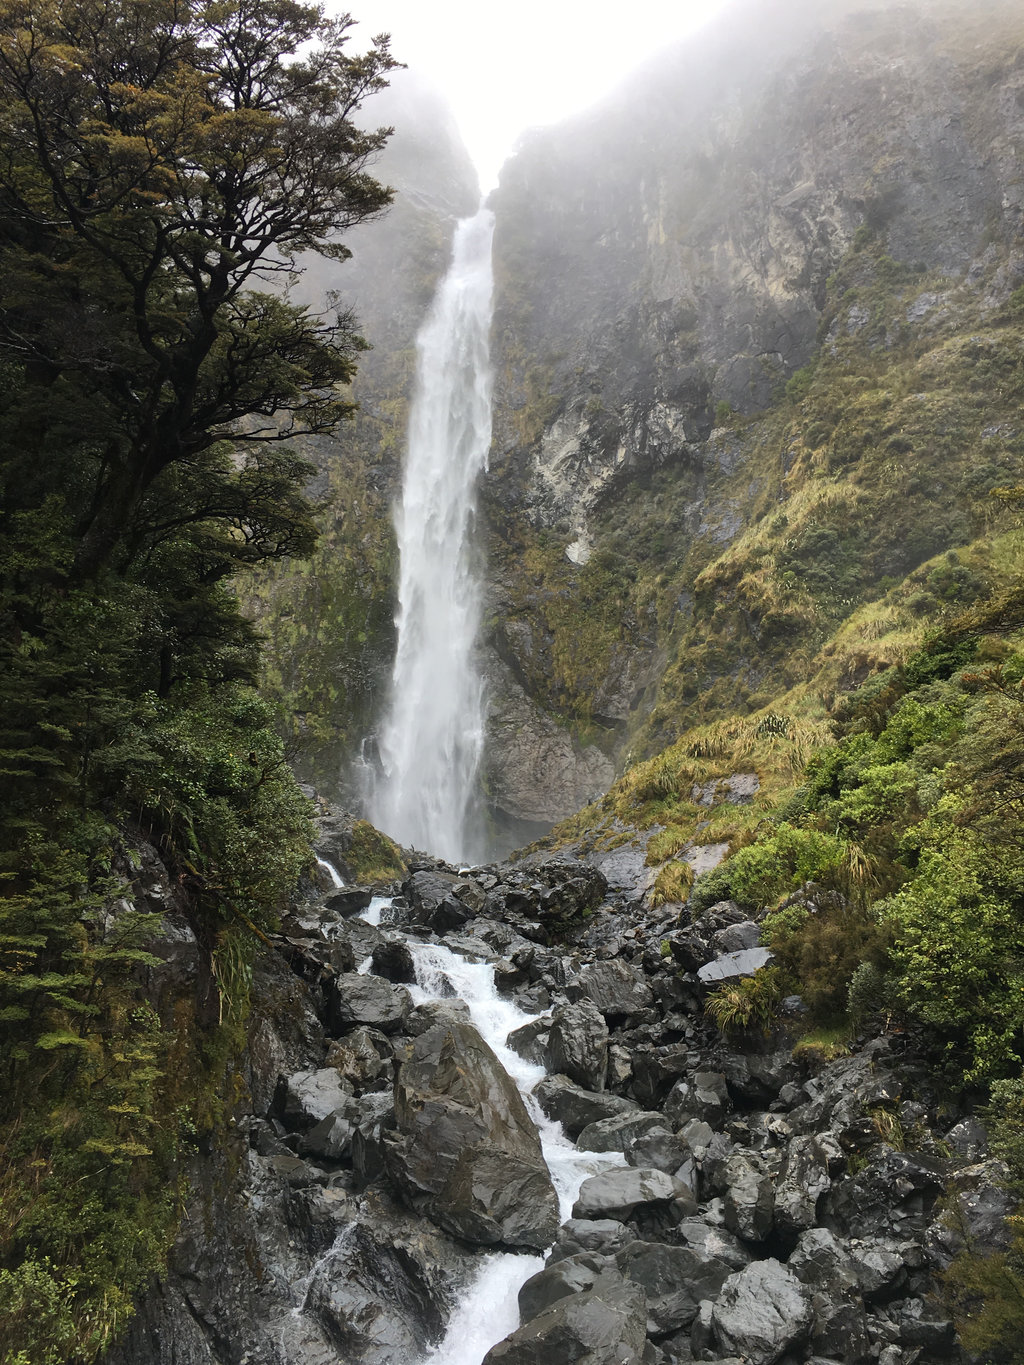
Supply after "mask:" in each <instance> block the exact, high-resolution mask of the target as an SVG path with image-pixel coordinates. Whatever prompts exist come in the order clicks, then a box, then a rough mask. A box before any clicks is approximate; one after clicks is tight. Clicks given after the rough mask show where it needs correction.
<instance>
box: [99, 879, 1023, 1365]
mask: <svg viewBox="0 0 1024 1365" xmlns="http://www.w3.org/2000/svg"><path fill="white" fill-rule="evenodd" d="M395 890H396V891H398V890H401V892H402V894H401V895H400V896H397V897H396V899H395V902H394V905H393V907H392V909H391V910H389V911H387V912H386V922H385V924H384V926H383V927H382V928H377V927H374V926H372V925H369V924H367V923H365V921H363V920H360V919H358V918H352V917H348V918H346V917H345V916H344V914H342V913H341V912H340V907H339V909H337V910H333V911H332V910H331V909H330V907H329V906H327V904H326V901H327V899H328V897H326V896H322V897H321V898H319V899H317V900H315V901H312V902H308V903H306V904H304V905H302V906H299V907H296V910H295V912H294V913H293V914H292V915H291V916H290V917H288V918H287V919H286V920H285V922H284V923H283V924H282V932H281V935H280V938H279V940H278V942H277V947H276V951H275V952H273V953H271V954H268V956H267V957H266V959H265V960H264V961H263V962H262V963H261V964H260V966H259V969H258V978H257V982H256V986H257V989H256V991H255V992H254V999H255V1007H254V1010H253V1014H252V1016H251V1018H250V1021H249V1048H248V1052H247V1056H246V1059H245V1073H244V1074H245V1079H246V1083H247V1085H248V1099H247V1101H245V1102H243V1104H242V1105H241V1106H240V1107H239V1110H238V1112H237V1113H236V1116H235V1122H234V1127H233V1130H232V1134H233V1135H232V1137H231V1139H230V1142H229V1143H228V1145H227V1146H226V1147H225V1148H224V1150H223V1151H221V1152H220V1153H219V1154H215V1155H214V1156H212V1157H210V1158H206V1159H205V1160H204V1159H201V1158H199V1157H197V1158H196V1159H195V1164H194V1170H193V1187H194V1195H193V1206H194V1213H191V1214H190V1216H189V1217H188V1218H187V1219H186V1221H185V1223H184V1224H183V1229H182V1233H181V1236H180V1238H179V1241H178V1244H177V1245H176V1248H175V1251H174V1253H173V1257H172V1262H171V1267H170V1270H169V1273H168V1276H167V1277H166V1279H165V1280H164V1281H163V1282H162V1283H161V1284H159V1285H158V1286H155V1287H154V1289H153V1290H152V1292H151V1293H150V1295H149V1296H148V1297H147V1298H146V1299H145V1301H144V1302H143V1304H142V1305H141V1306H140V1311H139V1314H138V1316H137V1317H136V1319H135V1320H134V1321H133V1323H132V1325H131V1326H130V1328H129V1330H128V1332H127V1334H126V1337H125V1340H124V1342H123V1343H122V1344H121V1345H119V1346H118V1347H117V1348H116V1349H115V1350H114V1351H112V1352H111V1353H110V1354H109V1356H108V1362H109V1365H237V1363H238V1362H240V1361H242V1360H247V1361H248V1362H250V1363H251V1365H300V1362H301V1365H309V1363H310V1362H312V1365H337V1362H338V1361H339V1360H343V1361H345V1362H346V1365H396V1363H397V1362H399V1361H400V1362H402V1363H403V1365H405V1363H406V1362H408V1365H418V1362H420V1361H421V1360H422V1359H423V1358H424V1357H425V1355H426V1354H427V1352H428V1351H429V1349H430V1348H431V1346H432V1345H434V1344H436V1342H437V1341H438V1340H439V1339H440V1337H441V1336H442V1335H443V1333H444V1330H445V1326H446V1323H447V1322H448V1320H449V1318H450V1316H451V1314H452V1312H453V1310H454V1309H455V1307H456V1306H457V1304H458V1303H459V1302H460V1300H461V1298H462V1296H463V1293H464V1291H465V1287H466V1286H467V1284H469V1282H470V1281H471V1280H472V1278H473V1276H474V1274H475V1272H476V1270H477V1268H478V1267H479V1265H480V1258H481V1257H482V1256H483V1255H484V1254H485V1252H487V1251H489V1250H491V1249H497V1250H513V1251H521V1252H529V1253H536V1252H537V1251H542V1250H544V1249H545V1248H550V1250H549V1251H548V1254H547V1258H546V1263H545V1267H544V1269H543V1270H542V1271H540V1272H539V1273H537V1274H535V1275H533V1276H532V1277H531V1278H530V1279H528V1281H527V1283H526V1284H525V1285H524V1286H523V1290H522V1292H521V1294H520V1300H519V1307H520V1326H519V1327H518V1328H517V1329H516V1330H515V1331H513V1332H512V1333H511V1334H510V1335H508V1336H507V1337H506V1338H505V1339H504V1340H503V1341H500V1342H498V1343H496V1344H495V1345H493V1346H492V1347H491V1349H490V1351H489V1353H488V1355H487V1360H488V1361H489V1362H490V1365H498V1362H511V1363H512V1365H562V1362H563V1361H566V1362H568V1361H582V1362H588V1363H590V1365H593V1362H609V1365H610V1363H611V1362H615V1365H626V1363H627V1362H637V1363H639V1362H644V1365H677V1363H678V1365H684V1362H686V1363H688V1362H690V1361H731V1360H742V1361H745V1362H747V1365H776V1362H783V1363H784V1365H811V1362H814V1365H817V1363H818V1362H829V1361H831V1362H836V1365H874V1363H875V1362H878V1365H942V1362H947V1361H954V1362H957V1361H960V1360H962V1356H961V1354H960V1351H959V1347H958V1345H957V1343H956V1340H955V1337H954V1334H953V1327H952V1324H951V1322H950V1320H949V1314H948V1312H947V1311H946V1310H945V1309H944V1308H943V1306H942V1299H941V1285H940V1282H939V1279H938V1276H939V1274H940V1273H941V1272H942V1271H943V1270H944V1269H945V1268H946V1267H947V1266H948V1265H949V1263H950V1261H951V1260H952V1258H953V1257H954V1256H955V1255H956V1254H957V1253H958V1252H959V1251H960V1250H962V1249H963V1247H964V1246H965V1245H966V1244H967V1242H968V1241H969V1242H970V1244H971V1245H972V1246H973V1247H974V1248H975V1249H989V1250H1001V1249H1005V1247H1006V1245H1007V1239H1008V1229H1007V1223H1006V1218H1007V1215H1008V1214H1009V1213H1010V1212H1011V1210H1012V1203H1011V1200H1010V1198H1009V1196H1008V1195H1007V1194H1006V1193H1005V1191H1003V1190H1002V1189H1001V1188H1000V1181H1001V1180H1002V1179H1003V1177H1004V1175H1005V1168H1003V1167H1002V1166H1001V1165H1000V1163H999V1162H997V1161H993V1160H992V1159H991V1158H990V1157H989V1156H988V1154H987V1146H986V1141H985V1134H984V1130H983V1128H981V1126H980V1125H979V1124H978V1123H977V1120H976V1119H974V1118H972V1117H970V1116H969V1115H962V1116H960V1117H959V1118H957V1117H956V1116H950V1115H949V1114H948V1113H947V1112H946V1110H945V1108H944V1106H945V1104H946V1103H947V1101H948V1096H946V1095H944V1094H942V1093H939V1092H938V1091H937V1088H936V1087H932V1086H930V1083H929V1081H928V1076H927V1073H926V1072H925V1071H924V1069H923V1068H922V1066H921V1065H920V1063H919V1062H918V1061H917V1060H916V1059H915V1058H914V1056H913V1054H912V1051H911V1049H910V1048H909V1046H908V1042H907V1040H906V1039H905V1038H902V1037H898V1036H897V1037H889V1036H880V1037H865V1038H863V1039H862V1040H861V1041H860V1044H859V1045H858V1046H857V1047H855V1048H854V1050H853V1051H852V1052H851V1054H850V1055H849V1056H844V1057H841V1058H839V1059H838V1060H836V1061H834V1062H831V1063H828V1064H823V1063H818V1064H816V1065H809V1064H807V1063H804V1064H802V1065H801V1064H799V1063H798V1062H796V1061H794V1059H793V1056H792V1054H791V1051H790V1047H789V1046H788V1045H787V1039H786V1036H785V1034H784V1033H777V1034H775V1035H773V1036H771V1037H768V1038H765V1037H763V1036H762V1035H760V1034H756V1033H754V1034H748V1035H740V1036H737V1037H735V1038H732V1039H730V1038H723V1037H722V1036H721V1035H719V1034H718V1032H717V1031H716V1030H715V1029H714V1028H713V1026H712V1025H711V1024H710V1023H709V1021H708V1018H707V1016H706V1015H705V1012H704V1000H705V998H706V991H705V988H703V987H702V986H701V985H700V984H699V982H698V981H697V980H696V975H695V973H694V971H693V966H694V963H695V962H696V961H698V960H699V959H700V958H701V957H702V956H705V955H706V957H707V960H709V961H713V960H715V954H716V952H718V950H719V949H725V950H728V951H740V952H748V951H752V949H750V948H747V947H742V946H741V947H738V948H733V947H732V946H731V945H733V944H741V945H742V944H743V943H746V942H749V941H750V940H751V939H752V938H753V932H752V930H751V928H750V927H749V926H750V925H751V924H752V923H754V922H753V921H750V920H748V919H746V917H745V916H744V914H743V913H742V911H740V910H739V908H738V907H734V906H732V905H731V904H730V903H722V904H721V905H719V906H715V907H712V908H711V911H709V912H706V913H705V915H704V916H702V917H701V919H700V921H699V922H698V923H697V924H695V925H689V926H684V925H683V924H682V923H681V922H680V918H679V912H678V910H675V911H671V912H669V915H670V917H666V912H665V911H664V910H663V911H662V912H661V913H660V916H659V915H651V914H649V913H648V912H647V911H646V910H645V908H644V906H643V903H642V901H641V900H638V899H636V898H634V897H633V896H632V894H631V893H629V892H626V891H623V892H621V893H619V892H615V891H614V890H609V888H608V886H607V883H605V881H604V879H603V877H600V875H597V874H594V871H593V869H590V868H587V867H585V866H583V865H578V864H573V863H572V862H571V861H566V860H564V859H560V860H557V861H556V862H548V863H546V864H543V865H542V866H541V867H538V866H536V865H534V864H532V863H526V864H522V865H519V866H513V867H494V868H489V869H478V870H476V871H475V872H474V873H473V875H472V876H471V877H459V876H458V875H457V873H456V871H455V870H454V869H449V868H445V867H444V866H443V865H437V864H434V863H432V864H431V865H430V866H429V867H420V868H416V867H414V868H413V871H412V873H411V874H410V877H409V879H408V881H407V882H406V884H405V886H404V887H402V888H397V887H396V888H395ZM441 907H447V909H445V910H443V912H441V913H440V915H439V911H441ZM456 907H457V909H456ZM456 920H457V921H458V923H457V924H455V921H456ZM442 921H444V922H448V921H450V922H451V923H452V925H453V927H450V928H446V929H444V931H443V932H441V933H439V932H438V930H437V929H436V928H435V927H433V926H434V924H435V923H440V922H442ZM556 926H557V927H556ZM754 927H755V928H756V924H754ZM666 939H667V941H668V943H669V945H670V947H669V951H668V952H667V953H666V952H665V951H664V950H663V948H662V945H663V943H664V942H665V941H666ZM431 943H440V944H444V945H446V946H448V947H449V948H450V949H453V950H454V951H456V953H457V954H458V955H459V956H461V957H463V958H466V959H468V960H470V961H478V962H482V963H489V964H491V965H492V966H493V969H494V973H495V981H496V983H497V984H498V986H499V989H500V990H501V991H502V992H503V993H504V995H505V996H506V997H508V998H509V999H511V1000H512V1001H514V1002H515V1003H516V1004H518V1005H520V1006H521V1007H522V1008H523V1009H524V1010H528V1011H531V1012H533V1013H535V1014H536V1015H537V1017H536V1018H535V1019H534V1020H533V1022H531V1023H528V1024H526V1025H524V1026H522V1027H520V1028H518V1029H517V1030H516V1033H515V1036H514V1037H513V1038H512V1040H511V1041H512V1044H513V1045H514V1048H515V1050H517V1051H518V1052H519V1053H520V1054H521V1055H522V1056H524V1057H527V1058H528V1059H530V1060H531V1061H533V1062H536V1063H540V1064H542V1065H544V1066H545V1067H547V1068H548V1069H549V1073H548V1074H547V1075H546V1076H545V1077H544V1078H543V1079H542V1080H541V1081H540V1082H539V1084H537V1085H536V1087H535V1090H534V1100H535V1102H536V1103H537V1105H538V1106H539V1109H540V1111H541V1112H542V1113H543V1114H545V1115H547V1116H549V1117H551V1118H554V1119H555V1120H557V1121H558V1122H560V1123H562V1124H563V1125H564V1128H565V1130H566V1132H567V1133H568V1134H569V1135H570V1136H571V1137H573V1138H574V1139H576V1140H577V1141H578V1142H579V1144H580V1145H581V1147H583V1148H585V1149H587V1150H591V1151H594V1152H596V1153H601V1154H604V1155H603V1156H602V1157H601V1158H600V1159H601V1160H603V1161H604V1162H605V1163H606V1164H605V1167H604V1168H603V1169H601V1170H600V1172H599V1173H598V1174H595V1175H593V1176H591V1177H589V1178H587V1179H584V1180H583V1183H582V1185H581V1187H580V1189H579V1194H578V1197H577V1199H576V1202H575V1205H574V1207H573V1209H572V1217H571V1218H570V1219H569V1221H568V1222H566V1223H565V1225H564V1226H563V1227H562V1228H561V1229H559V1227H558V1216H557V1207H556V1199H555V1193H554V1189H553V1187H552V1183H551V1179H550V1176H549V1174H548V1171H547V1168H546V1166H545V1165H544V1161H543V1158H542V1154H541V1146H540V1142H539V1138H538V1134H537V1127H536V1123H535V1121H534V1119H533V1118H532V1117H531V1114H530V1112H529V1111H528V1109H527V1106H526V1105H525V1104H524V1101H523V1099H522V1097H521V1096H520V1094H519V1092H518V1090H517V1089H516V1087H515V1085H514V1084H513V1083H512V1081H511V1080H510V1078H509V1076H508V1075H507V1073H506V1072H505V1070H504V1069H503V1067H502V1066H501V1064H500V1062H499V1061H498V1058H497V1056H496V1055H495V1053H494V1052H493V1051H492V1050H491V1048H490V1047H489V1046H488V1045H487V1043H485V1042H484V1040H483V1039H482V1038H481V1036H480V1034H479V1033H478V1031H477V1029H476V1028H475V1027H474V1025H473V1023H472V1021H471V1019H470V1017H469V1013H468V1010H467V1007H466V1005H465V1003H464V1002H463V1001H461V1000H460V999H459V998H458V997H457V996H456V995H455V994H452V995H450V996H444V995H442V996H441V997H440V998H435V999H430V1000H426V1001H424V1003H422V1004H419V1005H414V1003H413V996H412V995H411V994H410V989H407V986H409V985H410V978H411V977H412V976H413V975H415V970H414V967H415V960H416V957H417V953H419V952H420V949H419V947H418V945H419V944H431ZM681 943H682V944H684V945H685V946H684V947H683V948H680V947H679V946H678V945H680V944H681ZM356 966H360V967H361V968H362V970H358V971H357V970H356V969H355V968H356ZM396 978H402V979H403V980H404V981H405V982H406V984H402V980H396ZM416 998H420V997H418V996H417V997H416ZM901 1113H902V1114H904V1115H905V1116H907V1117H908V1123H909V1118H910V1117H911V1116H912V1117H913V1123H914V1127H913V1130H912V1131H913V1134H914V1143H913V1146H911V1144H910V1143H909V1142H908V1141H906V1131H905V1130H903V1129H901V1128H899V1127H898V1126H897V1125H896V1124H894V1123H893V1121H892V1119H893V1116H897V1117H898V1116H899V1115H900V1114H901ZM940 1115H941V1117H940ZM897 1134H902V1135H903V1140H902V1141H899V1142H895V1144H894V1141H893V1139H894V1138H895V1137H896V1135H897ZM886 1137H888V1138H889V1139H890V1140H889V1141H886V1140H885V1139H886ZM609 1154H610V1155H609ZM597 1159H598V1158H595V1160H597ZM609 1160H611V1161H613V1162H615V1161H618V1162H621V1164H620V1165H613V1166H611V1167H609V1166H608V1165H607V1163H608V1161H609Z"/></svg>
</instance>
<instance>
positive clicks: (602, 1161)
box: [358, 896, 625, 1365]
mask: <svg viewBox="0 0 1024 1365" xmlns="http://www.w3.org/2000/svg"><path fill="white" fill-rule="evenodd" d="M390 904H391V902H390V901H389V900H387V899H386V898H384V897H380V896H375V897H374V899H373V900H372V901H371V902H370V904H369V905H368V906H367V908H366V909H365V910H364V911H363V912H362V913H361V914H360V915H359V916H358V918H360V919H363V920H365V921H366V922H367V923H368V924H372V925H379V924H380V922H381V915H382V912H383V911H384V910H385V909H387V907H389V906H390ZM406 942H407V943H408V946H409V950H410V952H411V953H412V959H413V963H414V965H415V968H416V984H415V985H414V986H410V987H409V993H410V995H411V996H412V998H413V1000H414V1001H415V1003H416V1004H417V1005H422V1004H425V1003H427V1002H428V1001H434V1000H446V1001H449V1002H450V1001H451V1000H452V998H453V997H455V998H458V999H459V1000H462V1001H463V1003H464V1004H465V1005H466V1007H467V1008H468V1010H469V1014H470V1018H471V1019H472V1022H473V1025H474V1027H475V1028H476V1029H477V1031H478V1032H479V1034H480V1036H481V1037H482V1038H483V1040H484V1041H485V1042H486V1043H487V1045H488V1046H489V1047H490V1049H491V1050H492V1052H493V1053H494V1054H495V1056H496V1057H497V1058H498V1060H499V1062H500V1063H501V1065H502V1066H503V1067H504V1068H505V1070H506V1072H507V1073H508V1075H509V1076H510V1077H511V1078H512V1080H513V1081H514V1082H515V1084H516V1086H517V1088H518V1089H519V1092H520V1094H521V1095H522V1096H523V1099H524V1101H525V1103H526V1107H527V1110H528V1111H529V1113H530V1117H531V1118H532V1119H533V1121H534V1122H535V1123H536V1125H537V1131H538V1133H539V1135H540V1141H541V1148H542V1150H543V1153H544V1160H545V1162H546V1164H547V1167H548V1170H549V1172H550V1173H551V1179H552V1182H553V1183H554V1186H555V1191H556V1193H557V1195H558V1204H559V1217H560V1221H561V1222H563V1223H564V1222H565V1220H566V1219H567V1218H569V1217H570V1216H571V1214H572V1207H573V1204H574V1203H575V1202H576V1198H577V1196H578V1195H579V1191H580V1186H581V1185H582V1184H583V1181H584V1180H586V1179H587V1177H588V1176H591V1175H596V1174H597V1173H598V1172H599V1171H604V1170H608V1169H609V1168H610V1167H613V1166H623V1165H625V1158H624V1157H623V1156H621V1155H620V1154H619V1153H617V1152H582V1151H580V1150H579V1148H577V1147H576V1146H575V1144H574V1143H572V1142H571V1141H570V1140H569V1139H568V1138H567V1137H566V1135H565V1133H564V1132H563V1130H562V1126H561V1124H559V1123H555V1122H554V1121H553V1120H551V1119H549V1118H547V1116H546V1115H545V1114H544V1113H543V1112H542V1111H541V1108H540V1106H539V1105H538V1104H537V1101H536V1100H535V1099H534V1098H533V1089H534V1087H535V1086H536V1085H537V1083H538V1081H540V1080H542V1079H543V1077H544V1075H545V1074H546V1073H545V1071H544V1068H543V1067H542V1066H537V1065H535V1064H534V1063H531V1062H527V1061H524V1059H523V1058H522V1057H520V1056H519V1055H518V1054H517V1053H516V1052H514V1051H513V1050H512V1049H511V1048H510V1047H509V1046H508V1044H507V1042H506V1039H507V1038H508V1035H509V1034H510V1033H511V1032H513V1030H515V1029H517V1028H521V1027H522V1026H523V1025H524V1024H528V1023H531V1022H532V1021H533V1020H534V1019H536V1018H537V1017H538V1016H536V1015H531V1014H525V1013H524V1012H523V1011H522V1010H520V1009H518V1008H517V1007H516V1006H515V1005H514V1004H512V1003H511V1002H510V1001H508V1000H505V999H503V998H502V997H501V996H500V995H499V994H498V991H497V989H496V988H495V985H494V968H493V967H492V966H491V965H490V963H487V962H471V961H470V960H469V959H467V958H465V957H461V956H459V955H458V954H457V953H453V952H452V951H451V949H450V948H446V947H444V946H443V945H441V944H434V943H419V942H417V941H416V940H415V939H407V940H406ZM363 967H365V968H368V967H369V960H367V962H366V963H364V964H363ZM361 970H362V968H361ZM543 1266H544V1258H543V1256H529V1255H521V1254H520V1255H516V1254H513V1253H504V1254H502V1253H497V1254H490V1255H488V1254H484V1255H482V1256H481V1258H480V1266H479V1269H478V1271H477V1274H476V1276H475V1277H474V1279H473V1280H472V1281H471V1282H470V1284H469V1285H467V1287H466V1289H465V1291H464V1294H463V1297H462V1301H461V1303H460V1304H459V1306H458V1307H457V1308H456V1310H455V1312H454V1313H453V1314H452V1317H451V1319H450V1321H449V1324H448V1329H447V1332H446V1333H445V1337H444V1340H443V1341H442V1342H441V1343H440V1345H438V1346H437V1347H435V1348H434V1349H433V1350H432V1351H430V1352H429V1353H428V1355H427V1356H426V1357H425V1358H424V1361H423V1365H480V1362H481V1361H482V1360H483V1358H484V1356H485V1355H486V1354H487V1352H488V1351H489V1350H490V1348H491V1347H492V1346H493V1345H495V1344H496V1343H497V1342H499V1341H501V1340H502V1339H503V1338H504V1337H506V1336H508V1334H509V1333H510V1332H514V1331H515V1329H516V1328H517V1327H518V1326H519V1307H518V1294H519V1290H520V1288H521V1287H522V1285H523V1284H524V1283H525V1282H526V1280H528V1279H529V1277H530V1276H531V1275H534V1274H536V1273H537V1272H538V1271H539V1270H541V1269H543ZM410 1365H412V1362H410Z"/></svg>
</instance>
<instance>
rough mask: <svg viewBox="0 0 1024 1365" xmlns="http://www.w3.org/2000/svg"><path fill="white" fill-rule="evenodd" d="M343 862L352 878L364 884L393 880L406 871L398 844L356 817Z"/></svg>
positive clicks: (402, 875) (403, 874) (366, 821)
mask: <svg viewBox="0 0 1024 1365" xmlns="http://www.w3.org/2000/svg"><path fill="white" fill-rule="evenodd" d="M345 861H346V862H347V863H348V866H349V868H350V869H351V872H352V876H353V878H354V879H355V880H356V881H357V882H359V883H361V884H362V885H364V886H370V885H373V884H374V883H375V882H390V881H395V880H396V879H397V878H399V877H404V876H405V875H406V873H407V872H408V868H407V867H406V865H405V862H404V860H403V858H402V851H401V849H400V848H399V847H398V845H397V844H396V843H395V842H394V841H393V840H391V839H389V838H388V836H387V835H386V834H382V833H381V832H380V830H379V829H374V827H373V825H371V824H370V822H369V821H368V820H357V821H356V822H355V824H354V825H353V826H352V842H351V844H350V845H349V847H348V849H347V850H346V851H345Z"/></svg>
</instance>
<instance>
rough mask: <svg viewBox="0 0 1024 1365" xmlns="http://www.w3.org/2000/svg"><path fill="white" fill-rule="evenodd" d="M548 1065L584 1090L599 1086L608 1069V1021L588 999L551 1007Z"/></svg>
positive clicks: (602, 1086)
mask: <svg viewBox="0 0 1024 1365" xmlns="http://www.w3.org/2000/svg"><path fill="white" fill-rule="evenodd" d="M547 1051H548V1057H549V1059H550V1060H549V1065H550V1067H551V1069H552V1070H553V1071H555V1072H558V1073H560V1074H562V1075H565V1076H568V1077H569V1079H570V1080H571V1081H575V1082H576V1084H577V1085H581V1086H583V1087H584V1088H585V1089H587V1090H598V1091H600V1090H603V1089H604V1084H605V1074H606V1072H607V1070H608V1025H607V1024H606V1023H605V1021H604V1018H603V1016H602V1015H601V1013H600V1012H599V1011H598V1010H597V1009H596V1008H595V1006H594V1005H592V1004H591V1002H590V1001H589V1000H581V1001H580V1002H579V1004H577V1005H564V1006H563V1007H562V1008H561V1009H558V1010H556V1011H555V1013H554V1015H553V1016H552V1019H551V1027H550V1030H549V1031H548V1045H547Z"/></svg>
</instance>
